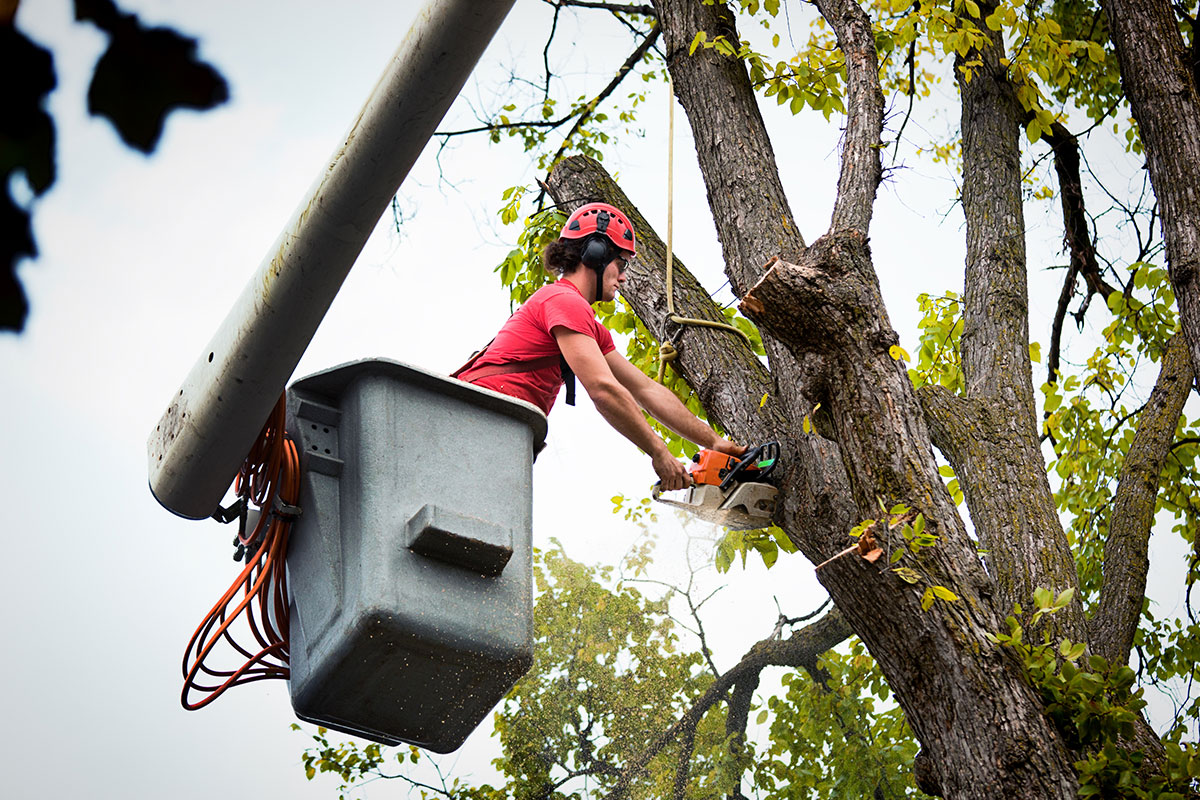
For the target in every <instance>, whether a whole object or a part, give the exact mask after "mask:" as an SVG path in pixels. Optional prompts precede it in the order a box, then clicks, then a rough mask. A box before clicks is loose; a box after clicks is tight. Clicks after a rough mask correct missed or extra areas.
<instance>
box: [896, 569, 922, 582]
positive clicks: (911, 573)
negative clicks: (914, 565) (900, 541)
mask: <svg viewBox="0 0 1200 800" xmlns="http://www.w3.org/2000/svg"><path fill="white" fill-rule="evenodd" d="M892 572H894V573H895V574H896V577H897V578H899V579H900V580H902V581H904V582H906V583H917V582H918V581H920V580H921V573H919V572H917V571H916V570H915V569H911V568H909V567H896V568H895V569H893V570H892Z"/></svg>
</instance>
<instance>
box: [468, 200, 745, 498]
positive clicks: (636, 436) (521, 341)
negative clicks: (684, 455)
mask: <svg viewBox="0 0 1200 800" xmlns="http://www.w3.org/2000/svg"><path fill="white" fill-rule="evenodd" d="M636 252H637V246H636V242H635V239H634V233H633V226H632V225H630V224H629V220H628V218H626V216H625V215H624V214H622V213H621V212H620V211H618V210H617V209H616V208H615V207H613V206H611V205H608V204H607V203H588V204H587V205H584V206H581V207H580V208H579V209H578V210H577V211H575V213H574V214H572V215H571V216H570V218H569V219H568V220H567V222H566V224H565V225H564V226H563V229H562V233H561V234H560V235H559V238H558V239H557V240H555V241H554V242H552V243H551V244H550V245H549V246H547V247H546V250H545V252H544V253H543V263H544V264H545V265H546V268H547V269H551V270H553V271H555V272H557V273H559V274H560V275H561V276H562V277H561V279H560V280H559V281H557V282H556V283H553V284H551V285H550V286H543V287H542V288H541V289H538V290H537V291H536V292H535V293H534V294H533V296H532V297H530V298H529V301H528V302H526V303H525V305H523V306H521V308H519V309H518V310H517V312H516V313H515V314H513V315H512V317H510V318H509V320H508V322H506V323H504V327H502V328H501V329H500V332H499V333H498V334H496V338H495V339H493V340H492V342H491V343H490V344H489V345H488V346H487V347H486V348H485V349H484V351H483V353H482V354H481V355H480V356H479V357H478V358H477V359H475V360H474V361H472V362H469V364H468V366H467V367H466V368H465V369H463V370H461V371H459V372H458V373H456V377H458V378H460V379H462V380H464V381H467V382H468V383H473V384H476V385H478V386H482V387H485V388H487V389H492V390H494V391H497V392H502V393H504V394H507V395H511V396H513V397H517V398H520V399H521V400H526V401H528V402H530V403H533V404H534V405H535V406H537V407H538V408H540V409H542V411H544V412H545V413H547V414H549V413H550V409H551V407H553V405H554V400H555V398H556V397H557V396H558V390H559V388H560V387H561V386H562V385H563V382H564V377H565V378H566V379H567V380H569V381H573V380H574V379H573V378H572V377H571V375H570V374H571V373H573V375H574V378H578V379H579V382H580V383H582V384H583V388H584V389H586V390H587V393H588V397H590V398H591V399H592V403H593V404H594V405H595V406H596V409H597V410H598V411H599V412H600V414H601V415H602V416H603V417H604V419H605V420H607V421H608V423H609V424H610V425H612V426H613V427H614V428H616V429H617V431H618V432H619V433H621V434H622V435H623V436H624V437H625V438H627V439H629V440H630V441H631V442H633V443H634V444H636V445H637V446H638V447H640V448H641V449H642V450H643V451H644V452H646V453H648V454H649V455H650V459H651V463H652V464H653V466H654V471H655V472H656V473H657V474H658V477H659V480H660V481H661V482H662V488H663V489H664V490H666V491H670V490H673V489H682V488H684V487H686V486H687V485H688V484H689V483H690V482H691V477H690V475H689V474H688V469H687V466H686V465H684V464H683V463H682V462H680V461H678V460H677V459H676V458H675V457H674V456H672V455H671V452H670V451H669V450H668V449H667V446H666V444H665V443H664V442H663V441H662V439H660V438H659V437H658V436H657V435H655V433H654V431H653V430H652V429H651V428H650V426H649V425H647V424H646V420H645V418H644V417H643V416H642V413H641V410H640V409H639V407H640V408H644V409H645V410H646V411H647V413H649V414H650V415H651V416H652V417H654V418H655V419H657V420H658V421H659V422H661V423H662V424H663V425H665V426H667V427H668V428H670V429H671V430H673V431H675V432H676V433H678V434H679V435H680V436H682V437H684V438H685V439H687V440H689V441H691V442H694V443H696V444H697V445H699V446H700V447H705V448H709V449H712V450H719V451H721V452H723V453H728V454H730V455H741V454H742V453H743V452H745V448H744V447H742V446H741V445H738V444H735V443H733V442H730V441H727V440H725V439H722V438H721V437H719V436H717V434H716V433H715V432H713V430H712V428H710V427H709V426H708V425H707V424H705V423H704V422H702V421H701V420H699V419H698V418H696V417H695V416H693V415H692V413H691V412H690V411H688V410H687V407H686V406H684V405H683V403H682V402H680V401H679V398H677V397H676V396H675V394H674V393H673V392H672V391H671V390H670V389H668V388H666V387H665V386H663V385H662V384H659V383H657V382H655V381H653V380H651V379H650V378H649V377H648V376H646V375H645V373H643V372H642V371H641V370H640V369H638V368H637V367H635V366H633V365H632V364H630V363H629V361H628V360H627V359H626V358H625V357H624V356H622V355H621V354H620V353H619V352H617V349H616V346H615V345H614V344H613V339H612V334H610V333H609V332H608V330H607V329H606V328H605V327H604V326H603V325H601V324H600V322H599V321H598V320H597V319H596V315H595V312H594V311H593V310H592V306H591V304H592V303H594V302H600V301H608V300H612V299H613V298H615V297H616V295H617V291H618V290H619V289H620V287H621V284H622V283H624V282H625V268H626V266H627V265H628V263H629V259H630V258H632V257H633V256H634V255H635V254H636ZM564 367H565V369H564ZM573 389H574V386H573V383H569V384H568V389H567V402H568V403H573V402H574V401H573Z"/></svg>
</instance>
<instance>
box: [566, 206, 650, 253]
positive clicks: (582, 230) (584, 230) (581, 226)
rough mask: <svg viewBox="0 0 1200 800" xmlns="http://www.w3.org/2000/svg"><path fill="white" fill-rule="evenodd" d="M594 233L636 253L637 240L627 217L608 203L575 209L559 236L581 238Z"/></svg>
mask: <svg viewBox="0 0 1200 800" xmlns="http://www.w3.org/2000/svg"><path fill="white" fill-rule="evenodd" d="M596 233H598V234H603V235H604V236H605V237H607V238H608V239H609V241H611V242H612V243H613V244H615V245H616V246H617V247H619V248H621V249H622V250H628V251H629V252H631V253H633V254H635V255H636V254H637V242H636V240H635V239H634V236H633V226H632V225H630V224H629V218H628V217H626V216H625V215H624V214H622V213H621V212H620V211H618V210H617V209H616V208H615V207H613V206H610V205H609V204H608V203H588V204H586V205H582V206H580V207H579V208H577V209H575V213H573V214H572V215H571V216H570V217H568V218H567V224H565V225H563V229H562V233H560V234H559V236H561V237H562V238H564V239H583V238H585V237H587V236H591V235H592V234H596Z"/></svg>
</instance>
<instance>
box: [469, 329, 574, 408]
mask: <svg viewBox="0 0 1200 800" xmlns="http://www.w3.org/2000/svg"><path fill="white" fill-rule="evenodd" d="M490 344H491V342H488V344H487V345H484V347H483V349H482V350H480V351H479V352H478V353H476V354H475V355H473V356H471V358H470V360H469V361H467V363H466V364H463V365H462V366H461V367H459V368H458V369H456V370H455V371H454V372H452V373H450V377H452V378H458V379H459V380H465V381H468V382H469V381H473V380H478V379H479V378H489V377H491V376H492V375H509V374H511V373H514V372H536V371H537V370H539V369H545V368H546V367H553V366H555V365H557V366H558V368H559V372H561V373H562V379H563V383H564V384H566V387H567V397H566V400H567V405H569V406H573V405H575V373H574V372H572V371H571V367H570V366H569V365H568V364H567V359H565V358H563V357H562V356H561V355H558V356H542V357H541V358H535V359H533V360H531V361H510V362H508V363H507V364H485V365H484V366H482V367H475V366H474V364H475V362H476V361H478V360H479V357H480V356H482V355H483V354H484V352H485V351H486V350H487V348H488V345H490ZM467 373H470V378H465V377H463V376H464V375H466V374H467Z"/></svg>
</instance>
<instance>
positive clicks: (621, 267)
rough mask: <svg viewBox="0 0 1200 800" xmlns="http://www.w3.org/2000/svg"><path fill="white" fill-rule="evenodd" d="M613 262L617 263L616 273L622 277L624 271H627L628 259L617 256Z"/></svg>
mask: <svg viewBox="0 0 1200 800" xmlns="http://www.w3.org/2000/svg"><path fill="white" fill-rule="evenodd" d="M613 260H614V261H616V262H617V272H618V273H619V274H621V275H624V274H625V270H627V269H629V259H628V258H622V257H621V256H617V257H616V258H614V259H613Z"/></svg>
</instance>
